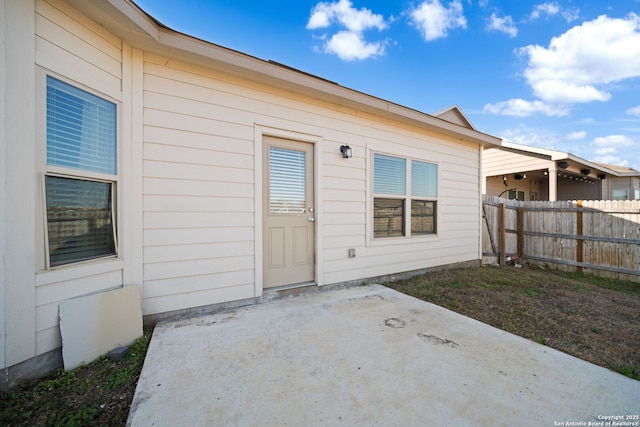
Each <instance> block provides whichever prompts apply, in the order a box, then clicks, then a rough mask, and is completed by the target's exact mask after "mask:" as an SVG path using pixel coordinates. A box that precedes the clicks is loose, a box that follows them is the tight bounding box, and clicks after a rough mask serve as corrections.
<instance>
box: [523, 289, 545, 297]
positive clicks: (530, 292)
mask: <svg viewBox="0 0 640 427" xmlns="http://www.w3.org/2000/svg"><path fill="white" fill-rule="evenodd" d="M524 293H525V294H527V295H529V296H530V297H532V298H536V297H539V296H540V295H542V291H541V290H539V289H531V288H527V289H525V290H524Z"/></svg>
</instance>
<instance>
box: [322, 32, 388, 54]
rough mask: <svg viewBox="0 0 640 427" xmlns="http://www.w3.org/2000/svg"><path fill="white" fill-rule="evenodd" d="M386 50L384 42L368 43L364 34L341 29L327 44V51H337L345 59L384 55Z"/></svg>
mask: <svg viewBox="0 0 640 427" xmlns="http://www.w3.org/2000/svg"><path fill="white" fill-rule="evenodd" d="M384 50H385V45H384V43H380V42H378V43H368V42H366V41H365V40H364V38H363V37H362V34H360V33H356V32H353V31H340V32H339V33H337V34H334V35H333V36H332V37H331V39H330V40H329V41H328V42H327V43H326V45H325V51H326V52H328V53H335V54H336V55H338V57H339V58H340V59H342V60H345V61H351V60H354V59H367V58H370V57H373V56H379V55H383V54H384Z"/></svg>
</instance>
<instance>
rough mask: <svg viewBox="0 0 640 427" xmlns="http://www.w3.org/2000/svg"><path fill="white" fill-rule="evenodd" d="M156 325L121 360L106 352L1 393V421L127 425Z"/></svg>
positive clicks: (27, 423)
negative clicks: (71, 367)
mask: <svg viewBox="0 0 640 427" xmlns="http://www.w3.org/2000/svg"><path fill="white" fill-rule="evenodd" d="M150 339H151V331H150V330H149V331H145V334H144V335H143V336H142V337H141V338H139V339H138V340H136V341H135V342H134V343H133V344H132V345H131V347H130V349H129V352H128V353H127V355H126V356H125V357H124V358H122V359H121V360H119V361H113V360H111V359H109V358H108V357H107V356H102V357H100V358H98V359H97V360H96V361H94V362H92V363H90V364H88V365H83V366H81V367H79V368H77V369H74V370H71V371H66V372H65V371H64V370H63V369H62V368H61V369H58V370H56V371H55V372H53V373H51V374H50V375H48V376H46V377H45V378H42V379H40V380H34V381H30V382H28V383H25V384H22V385H20V386H18V387H16V388H14V389H13V390H10V391H9V392H2V393H0V426H70V427H71V426H94V425H95V426H119V425H124V424H125V422H126V419H127V415H128V412H129V405H130V404H131V399H132V398H133V392H134V391H135V387H136V384H137V381H138V377H139V375H140V371H141V370H142V365H143V362H144V357H145V355H146V351H147V347H148V345H149V341H150Z"/></svg>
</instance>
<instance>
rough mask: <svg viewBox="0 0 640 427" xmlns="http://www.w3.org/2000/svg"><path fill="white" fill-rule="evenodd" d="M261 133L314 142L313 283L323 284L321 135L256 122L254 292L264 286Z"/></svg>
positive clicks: (262, 288) (260, 291)
mask: <svg viewBox="0 0 640 427" xmlns="http://www.w3.org/2000/svg"><path fill="white" fill-rule="evenodd" d="M264 136H272V137H276V138H285V139H291V140H294V141H300V142H306V143H310V144H313V162H314V165H313V173H314V177H313V185H314V189H313V190H314V191H313V194H314V201H313V206H314V209H315V218H316V221H315V224H316V236H315V247H314V251H315V257H316V262H315V278H316V284H317V285H318V286H322V285H323V284H324V279H323V268H322V265H323V259H322V258H323V257H322V251H321V248H322V247H323V239H322V234H323V233H322V228H323V213H324V210H323V208H322V203H321V202H320V201H321V200H323V197H322V187H323V185H322V176H323V173H322V145H323V140H322V138H321V137H320V136H317V135H312V134H309V133H304V132H296V131H291V130H285V129H280V128H276V127H271V126H265V125H259V124H256V125H255V128H254V180H255V181H254V183H255V184H254V191H255V205H254V225H255V227H254V233H255V234H254V242H255V243H254V265H255V268H254V271H255V275H254V296H256V297H260V296H262V293H263V290H264V287H263V277H264V276H263V275H264V266H263V259H264V258H263V250H264V248H263V244H264V242H263V237H262V232H263V224H264V221H263V218H262V203H263V200H264V195H263V191H262V177H263V166H262V165H263V159H262V156H263V155H264V153H263V144H264V141H263V140H264V138H263V137H264Z"/></svg>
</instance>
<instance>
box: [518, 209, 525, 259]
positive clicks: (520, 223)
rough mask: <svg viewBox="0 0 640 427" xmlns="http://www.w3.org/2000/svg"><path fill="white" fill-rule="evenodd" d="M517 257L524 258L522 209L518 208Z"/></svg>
mask: <svg viewBox="0 0 640 427" xmlns="http://www.w3.org/2000/svg"><path fill="white" fill-rule="evenodd" d="M517 231H518V243H517V245H518V256H519V257H520V259H522V258H524V208H522V207H520V208H518V230H517Z"/></svg>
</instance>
